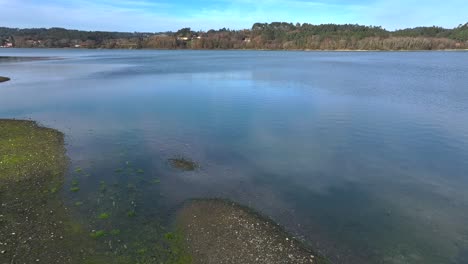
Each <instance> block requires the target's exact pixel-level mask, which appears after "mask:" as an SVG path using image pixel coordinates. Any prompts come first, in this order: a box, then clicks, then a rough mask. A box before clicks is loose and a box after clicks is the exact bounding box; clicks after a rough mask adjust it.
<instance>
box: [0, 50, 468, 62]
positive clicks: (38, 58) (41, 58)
mask: <svg viewBox="0 0 468 264" xmlns="http://www.w3.org/2000/svg"><path fill="white" fill-rule="evenodd" d="M11 49H24V50H28V49H31V50H35V49H36V50H88V51H91V50H106V51H109V50H132V51H138V50H142V51H152V50H154V51H286V52H288V51H292V52H298V51H299V52H300V51H303V52H467V51H468V49H409V50H408V49H405V50H403V49H395V50H381V49H375V50H365V49H156V48H154V49H151V48H142V49H124V48H112V49H109V48H45V47H34V48H27V47H14V48H5V49H2V50H11ZM2 58H23V57H21V56H0V61H1V59H2ZM31 59H32V60H47V59H63V58H61V57H37V56H34V57H31Z"/></svg>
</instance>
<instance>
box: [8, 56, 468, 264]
mask: <svg viewBox="0 0 468 264" xmlns="http://www.w3.org/2000/svg"><path fill="white" fill-rule="evenodd" d="M0 56H29V57H50V58H52V59H50V60H33V61H24V60H8V59H5V58H3V59H0V75H4V76H8V77H11V78H12V81H10V82H7V83H3V84H0V118H22V119H29V118H30V119H33V120H38V121H39V122H40V123H41V124H43V125H45V126H50V127H54V128H57V129H59V130H61V131H63V132H64V133H65V134H66V142H67V150H68V155H69V157H70V159H71V168H70V172H69V174H68V175H67V180H66V185H65V187H64V190H63V197H64V199H65V201H66V202H67V204H69V205H70V208H71V209H70V210H71V211H72V214H73V215H74V217H75V218H76V219H78V221H80V223H82V224H83V225H84V226H86V228H87V229H89V230H93V229H95V230H98V229H103V228H107V229H117V228H118V229H119V230H122V240H125V241H128V243H129V246H130V245H136V246H135V248H137V247H138V245H139V243H141V244H148V243H151V242H152V241H153V240H154V237H152V235H153V234H154V233H158V232H164V230H168V228H170V226H171V220H172V218H173V216H174V212H175V211H176V210H177V208H179V207H180V205H181V204H182V203H183V202H184V201H185V200H187V199H190V198H203V197H219V198H228V199H232V200H234V201H237V202H239V203H241V204H244V205H248V206H251V207H253V208H255V209H256V210H258V211H260V212H262V213H263V214H265V215H267V216H269V217H271V218H273V219H274V220H275V221H277V222H278V223H280V224H281V225H283V226H285V228H286V229H287V230H289V231H290V232H292V233H294V234H296V235H297V236H298V237H300V238H301V239H304V240H305V241H307V243H309V244H310V245H311V246H312V247H314V248H316V249H318V250H320V252H322V253H323V254H324V255H326V256H328V257H329V258H330V259H332V260H334V262H335V263H391V264H393V263H425V264H426V263H468V191H467V190H468V53H467V52H401V53H399V52H388V53H387V52H375V53H374V52H368V53H367V52H366V53H354V52H346V53H341V52H256V51H107V50H96V51H87V50H34V49H28V50H20V49H3V50H0ZM173 157H185V158H189V159H192V160H194V161H196V162H198V163H199V164H200V168H199V169H198V170H196V171H193V172H183V171H178V170H176V169H174V168H171V167H170V166H169V164H168V161H167V160H168V159H170V158H173ZM73 180H75V184H76V181H79V186H80V191H79V192H76V193H74V192H71V191H69V189H70V187H71V186H72V184H73V183H72V181H73ZM77 202H78V203H77ZM81 203H82V204H81ZM102 212H109V213H110V215H111V218H110V220H109V222H108V223H106V224H105V225H106V226H102V225H103V224H102V223H100V222H98V221H96V220H93V219H95V218H96V217H95V215H96V214H99V213H102ZM129 212H134V213H135V217H127V215H126V214H128V213H129ZM149 234H151V235H149ZM102 250H105V248H104V247H103V249H102Z"/></svg>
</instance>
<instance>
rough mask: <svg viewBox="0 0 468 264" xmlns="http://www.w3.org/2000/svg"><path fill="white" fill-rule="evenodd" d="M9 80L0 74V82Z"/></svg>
mask: <svg viewBox="0 0 468 264" xmlns="http://www.w3.org/2000/svg"><path fill="white" fill-rule="evenodd" d="M9 80H10V78H8V77H2V76H0V83H1V82H7V81H9Z"/></svg>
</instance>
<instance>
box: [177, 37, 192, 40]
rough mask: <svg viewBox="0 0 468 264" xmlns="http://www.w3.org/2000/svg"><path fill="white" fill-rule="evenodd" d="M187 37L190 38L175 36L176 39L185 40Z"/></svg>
mask: <svg viewBox="0 0 468 264" xmlns="http://www.w3.org/2000/svg"><path fill="white" fill-rule="evenodd" d="M189 39H190V38H189V37H177V40H183V41H187V40H189Z"/></svg>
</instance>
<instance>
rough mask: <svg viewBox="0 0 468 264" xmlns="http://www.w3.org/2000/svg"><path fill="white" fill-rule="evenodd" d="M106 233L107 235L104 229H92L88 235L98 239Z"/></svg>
mask: <svg viewBox="0 0 468 264" xmlns="http://www.w3.org/2000/svg"><path fill="white" fill-rule="evenodd" d="M106 235H107V233H106V231H104V230H98V231H94V232H91V234H89V236H90V237H92V238H94V239H98V238H101V237H104V236H106Z"/></svg>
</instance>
